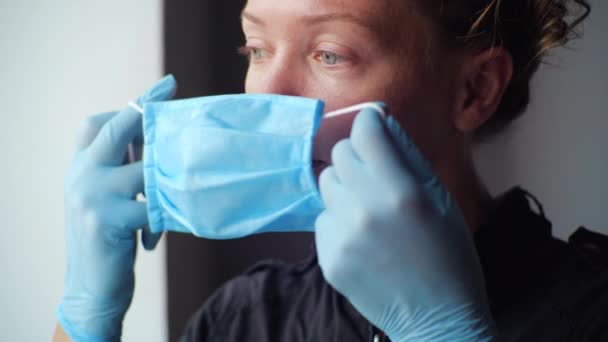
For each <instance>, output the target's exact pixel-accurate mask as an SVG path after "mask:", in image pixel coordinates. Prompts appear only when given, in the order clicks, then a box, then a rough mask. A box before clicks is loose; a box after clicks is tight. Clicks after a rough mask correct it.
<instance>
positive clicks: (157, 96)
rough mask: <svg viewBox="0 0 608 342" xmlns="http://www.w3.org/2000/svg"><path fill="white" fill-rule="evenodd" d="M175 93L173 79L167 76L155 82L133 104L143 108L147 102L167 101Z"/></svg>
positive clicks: (175, 87)
mask: <svg viewBox="0 0 608 342" xmlns="http://www.w3.org/2000/svg"><path fill="white" fill-rule="evenodd" d="M176 91H177V82H176V81H175V77H173V75H171V74H169V75H167V76H165V77H163V78H161V79H160V80H159V81H158V82H156V84H154V86H152V87H151V88H150V89H148V90H147V91H146V92H145V93H144V94H143V95H142V96H140V97H139V98H138V99H137V100H135V103H136V104H137V105H139V106H140V107H143V106H144V104H146V103H148V102H154V101H165V100H169V99H171V98H173V96H175V93H176Z"/></svg>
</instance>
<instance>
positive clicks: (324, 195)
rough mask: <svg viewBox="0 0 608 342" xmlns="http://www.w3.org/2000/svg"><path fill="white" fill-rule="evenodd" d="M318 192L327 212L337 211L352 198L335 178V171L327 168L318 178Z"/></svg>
mask: <svg viewBox="0 0 608 342" xmlns="http://www.w3.org/2000/svg"><path fill="white" fill-rule="evenodd" d="M319 192H320V193H321V199H322V200H323V203H324V204H325V208H326V209H327V210H329V211H332V212H333V211H339V210H340V208H343V207H344V205H345V204H346V203H345V201H346V200H347V199H348V198H350V197H351V196H352V194H351V193H349V192H348V191H347V190H346V189H345V188H344V186H343V185H342V184H341V183H340V180H339V179H338V177H337V176H336V169H335V167H333V166H328V167H326V168H325V170H323V172H321V175H320V176H319Z"/></svg>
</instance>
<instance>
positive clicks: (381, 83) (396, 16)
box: [242, 0, 512, 231]
mask: <svg viewBox="0 0 608 342" xmlns="http://www.w3.org/2000/svg"><path fill="white" fill-rule="evenodd" d="M242 25H243V32H244V35H245V39H246V47H245V49H244V51H245V53H247V54H248V55H249V58H250V67H249V71H248V75H247V79H246V84H245V89H246V92H248V93H276V94H283V95H297V96H306V97H312V98H319V99H321V100H323V101H324V102H325V103H326V111H331V110H335V109H339V108H342V107H346V106H349V105H353V104H357V103H361V102H366V101H383V102H385V103H386V104H387V105H388V108H389V110H390V112H391V114H392V115H393V116H395V117H396V118H397V120H398V121H399V123H400V124H401V126H402V127H403V128H404V129H405V131H406V132H407V133H408V135H409V136H410V137H411V139H412V140H413V141H414V143H415V144H416V145H417V146H418V148H419V149H420V150H421V152H422V153H423V155H424V156H425V157H426V158H427V159H428V160H429V161H430V163H431V164H432V165H433V168H434V170H435V172H436V173H437V175H438V176H439V178H440V179H441V180H442V182H443V183H444V185H445V186H446V188H447V189H448V190H449V191H450V192H451V193H452V196H453V197H454V198H455V199H456V201H457V202H458V204H459V206H460V207H461V209H462V211H463V212H464V215H465V217H466V219H467V223H468V225H469V226H470V227H471V230H473V231H474V230H475V229H476V228H477V227H478V226H479V225H480V224H481V223H483V221H484V220H485V217H486V215H487V214H488V212H489V211H490V210H491V206H492V204H491V198H490V196H489V195H488V192H487V191H486V189H485V186H484V185H483V184H482V182H481V181H480V180H479V177H478V176H477V174H476V172H475V168H474V166H473V162H472V157H471V144H472V138H471V137H472V133H473V132H474V131H475V129H476V128H477V127H479V126H480V125H481V124H482V123H483V122H485V121H486V120H487V119H488V118H489V117H490V116H491V115H492V114H493V113H494V112H495V111H496V108H497V106H498V104H499V101H500V98H501V97H502V94H503V93H504V89H505V88H506V86H507V85H508V82H509V81H510V78H511V74H512V63H511V59H510V56H509V54H508V53H507V52H506V51H504V50H502V49H500V48H495V49H493V50H487V51H460V50H458V51H457V50H448V49H447V48H444V47H443V46H441V43H440V42H441V39H439V36H438V33H437V32H438V30H437V28H436V26H435V23H434V22H433V21H432V20H431V19H430V18H429V17H428V16H425V15H423V14H422V13H421V12H419V11H418V10H417V9H416V6H415V3H414V2H413V1H407V0H399V1H397V0H385V1H377V0H349V1H341V0H285V1H280V2H276V1H273V0H250V1H249V2H248V4H247V5H246V7H245V9H244V10H243V14H242ZM327 53H329V56H330V57H327V56H328V55H327ZM336 56H337V57H336ZM353 118H354V114H353V115H350V116H346V117H338V118H335V119H330V120H325V121H324V122H323V124H322V126H321V128H320V131H319V134H318V136H317V137H316V139H315V151H314V155H315V158H316V159H320V160H323V161H325V162H327V163H330V160H331V148H332V147H333V146H334V145H335V143H336V142H338V141H339V140H341V139H344V138H347V137H348V135H349V131H350V127H351V125H352V120H353Z"/></svg>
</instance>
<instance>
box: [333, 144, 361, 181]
mask: <svg viewBox="0 0 608 342" xmlns="http://www.w3.org/2000/svg"><path fill="white" fill-rule="evenodd" d="M331 160H332V165H333V166H334V167H335V169H336V171H335V172H336V175H337V177H338V179H340V182H341V183H342V184H344V185H345V186H348V187H349V188H351V189H352V188H353V187H355V188H359V187H360V186H361V185H364V184H365V183H366V179H365V165H364V164H363V163H362V162H361V160H360V159H359V156H357V154H356V153H355V151H354V150H353V147H352V143H351V140H350V139H344V140H341V141H340V142H338V143H337V144H336V145H335V146H334V147H333V149H332V151H331Z"/></svg>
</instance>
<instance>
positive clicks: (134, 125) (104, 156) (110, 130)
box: [91, 75, 176, 165]
mask: <svg viewBox="0 0 608 342" xmlns="http://www.w3.org/2000/svg"><path fill="white" fill-rule="evenodd" d="M175 90H176V82H175V78H173V76H172V75H168V76H166V77H164V78H163V79H161V80H160V81H158V82H157V83H156V84H155V85H154V86H152V87H151V88H150V89H149V90H148V91H147V92H146V93H145V94H144V95H142V96H141V97H139V98H138V99H137V100H136V101H135V102H137V104H139V105H140V106H142V105H143V104H144V103H146V102H150V101H162V100H166V99H168V98H171V97H172V96H173V95H174V94H175ZM141 121H142V120H141V114H140V113H138V112H137V111H136V110H135V109H133V108H131V107H130V106H128V107H127V108H125V109H123V110H122V111H121V112H120V113H118V114H117V115H116V116H114V117H113V118H112V119H111V120H110V121H108V122H107V123H106V124H105V125H103V127H102V128H101V131H100V132H99V134H98V135H97V137H96V138H95V140H94V141H93V142H92V143H91V154H92V156H93V158H95V160H97V161H98V162H99V163H104V164H108V165H119V164H121V162H122V160H123V158H124V156H125V153H126V151H127V146H128V144H129V143H130V142H132V141H134V140H135V139H136V138H137V137H141V136H142V135H143V130H142V123H141Z"/></svg>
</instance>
